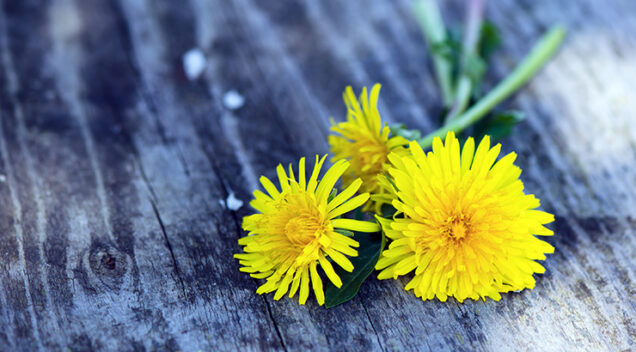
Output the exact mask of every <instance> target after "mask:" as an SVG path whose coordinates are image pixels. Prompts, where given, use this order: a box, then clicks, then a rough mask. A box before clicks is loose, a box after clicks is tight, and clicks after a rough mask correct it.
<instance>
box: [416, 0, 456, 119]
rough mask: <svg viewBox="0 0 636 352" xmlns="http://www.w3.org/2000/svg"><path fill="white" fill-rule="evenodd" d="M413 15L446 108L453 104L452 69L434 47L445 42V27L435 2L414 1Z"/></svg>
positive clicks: (448, 61)
mask: <svg viewBox="0 0 636 352" xmlns="http://www.w3.org/2000/svg"><path fill="white" fill-rule="evenodd" d="M414 13H415V17H416V18H417V20H418V22H419V24H420V26H421V27H422V32H424V36H425V37H426V41H427V42H428V46H429V50H430V52H431V56H432V57H433V66H434V67H435V75H436V76H437V81H438V82H439V86H440V89H441V91H442V99H443V101H444V106H446V107H448V106H450V104H452V102H453V85H452V82H451V81H452V78H451V73H452V72H451V70H452V67H451V62H450V60H449V59H448V58H446V57H444V56H443V55H442V54H441V53H440V52H439V50H436V46H438V45H442V44H443V43H444V42H445V41H446V27H444V21H443V19H442V15H441V14H440V11H439V8H438V6H437V1H436V0H417V1H415V5H414Z"/></svg>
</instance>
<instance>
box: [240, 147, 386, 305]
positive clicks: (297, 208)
mask: <svg viewBox="0 0 636 352" xmlns="http://www.w3.org/2000/svg"><path fill="white" fill-rule="evenodd" d="M325 158H326V156H324V157H322V158H319V157H318V156H316V162H315V164H314V168H313V171H312V174H311V177H310V178H309V180H307V179H306V176H305V158H302V159H300V162H299V166H298V177H296V175H295V174H294V172H293V169H292V166H291V165H290V166H289V172H288V173H287V172H286V171H285V169H284V168H283V167H282V165H279V166H278V168H277V173H278V181H279V184H280V189H279V188H277V187H276V186H275V185H274V183H273V182H272V181H270V180H269V179H268V178H267V177H264V176H263V177H261V179H260V181H261V184H262V185H263V187H264V189H265V191H266V192H267V193H264V192H261V191H258V190H257V191H255V192H254V200H252V202H251V203H250V205H251V206H252V207H253V208H254V209H256V210H257V211H258V213H256V214H253V215H249V216H247V217H245V218H244V220H243V229H244V230H246V231H248V235H247V236H245V237H243V238H241V239H239V245H241V246H243V253H241V254H235V255H234V257H235V258H237V259H239V264H240V265H241V266H242V267H241V269H240V270H241V271H243V272H247V273H250V275H251V276H252V277H254V278H258V279H265V280H266V281H265V283H264V284H263V285H261V286H260V287H259V288H258V290H257V291H256V292H257V293H259V294H263V293H269V292H273V291H276V293H275V294H274V299H276V300H278V299H280V298H281V297H282V296H283V295H285V294H286V293H289V297H293V296H294V295H295V294H296V293H297V292H299V303H300V304H304V303H305V302H306V301H307V298H308V296H309V285H310V283H311V286H312V288H313V291H314V294H315V296H316V300H317V301H318V303H319V304H320V305H322V304H323V303H324V300H325V297H324V291H323V285H322V279H321V277H320V274H319V272H318V267H320V268H321V270H322V271H323V272H324V274H325V275H326V276H327V278H328V279H329V280H330V281H331V282H332V283H333V284H334V285H335V286H337V287H340V286H341V285H342V282H341V280H340V277H339V276H338V275H337V274H336V272H335V271H334V268H333V265H332V262H333V263H335V264H336V265H339V266H340V267H342V268H343V269H344V270H346V271H349V272H350V271H352V270H353V265H352V263H351V261H350V260H349V259H348V258H347V256H352V257H355V256H357V255H358V252H357V250H356V249H355V248H357V247H358V242H356V241H355V240H353V239H352V238H350V237H347V236H346V235H344V234H342V233H339V229H342V230H351V231H360V232H376V231H379V226H378V225H377V224H375V223H371V222H366V221H358V220H351V219H345V218H341V217H340V216H341V215H342V214H345V213H347V212H349V211H350V210H352V209H355V208H357V207H359V206H360V205H362V204H364V203H365V202H366V201H367V200H368V199H369V194H368V193H363V194H360V195H357V196H354V195H355V193H356V192H357V191H358V189H359V188H360V185H361V184H362V181H361V180H354V181H353V182H352V183H351V185H349V186H348V187H347V188H346V189H344V190H343V191H342V192H341V193H339V194H335V192H333V189H334V186H335V184H336V182H337V181H338V179H339V178H340V177H341V175H342V174H343V173H344V172H345V170H346V169H347V168H348V167H349V163H348V162H346V161H344V160H342V161H339V162H337V163H335V164H334V165H333V166H332V167H331V168H329V169H328V170H327V171H326V172H325V174H324V176H323V178H322V180H320V181H318V175H319V173H320V170H321V168H322V165H323V163H324V161H325ZM344 233H346V232H344Z"/></svg>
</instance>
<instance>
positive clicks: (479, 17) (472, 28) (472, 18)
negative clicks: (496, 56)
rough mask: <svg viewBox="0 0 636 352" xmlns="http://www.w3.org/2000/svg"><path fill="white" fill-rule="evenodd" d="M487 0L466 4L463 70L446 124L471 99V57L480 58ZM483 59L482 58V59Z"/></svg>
mask: <svg viewBox="0 0 636 352" xmlns="http://www.w3.org/2000/svg"><path fill="white" fill-rule="evenodd" d="M485 2H486V1H485V0H470V1H469V2H468V3H467V5H466V23H465V27H464V28H465V30H464V36H463V42H462V57H461V72H460V75H459V79H458V80H457V86H456V87H455V94H454V96H453V98H454V101H453V105H452V106H451V108H450V110H449V111H448V114H447V115H446V118H445V119H444V124H448V123H449V122H451V121H452V120H454V119H455V118H456V117H457V116H459V115H460V114H461V113H462V112H464V110H466V107H467V106H468V101H469V100H470V92H471V91H472V89H473V84H474V82H473V78H471V77H470V75H469V74H468V72H467V69H468V65H469V61H470V60H471V58H479V56H478V54H477V44H478V43H479V34H480V32H481V26H482V22H483V18H484V7H485ZM480 60H481V59H480Z"/></svg>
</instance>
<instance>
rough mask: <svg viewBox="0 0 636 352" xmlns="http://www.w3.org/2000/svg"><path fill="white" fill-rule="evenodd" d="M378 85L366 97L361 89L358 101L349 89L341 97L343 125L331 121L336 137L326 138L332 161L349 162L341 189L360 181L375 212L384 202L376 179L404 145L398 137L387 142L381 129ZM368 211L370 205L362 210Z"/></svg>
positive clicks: (386, 131) (385, 135)
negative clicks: (343, 115)
mask: <svg viewBox="0 0 636 352" xmlns="http://www.w3.org/2000/svg"><path fill="white" fill-rule="evenodd" d="M380 87H381V86H380V84H376V85H374V86H373V88H372V89H371V95H370V96H367V88H366V87H363V88H362V93H361V94H360V98H359V100H358V99H356V96H355V94H354V92H353V89H352V88H351V87H350V86H349V87H347V88H346V89H345V91H344V92H343V93H342V97H343V100H344V103H345V105H346V106H347V121H345V122H341V123H338V124H335V123H334V122H333V121H332V127H331V130H332V131H333V132H335V133H336V135H331V136H329V145H330V147H331V153H332V154H333V155H334V156H333V161H337V160H349V162H350V163H351V166H350V167H349V169H348V170H347V171H346V172H345V174H344V175H343V176H342V181H343V183H344V184H345V186H347V185H350V184H351V183H352V182H353V180H356V179H358V178H360V179H362V186H361V187H360V190H361V191H362V192H369V193H371V194H372V195H373V196H372V199H373V200H378V202H376V207H375V208H376V211H378V212H379V207H380V205H381V203H382V202H381V200H382V199H384V198H383V197H382V195H383V194H384V189H383V188H381V187H379V186H378V179H377V178H378V175H380V174H381V173H382V172H383V170H384V169H385V168H386V167H387V161H388V155H389V153H391V152H402V153H404V154H406V153H407V152H406V148H404V147H405V146H406V145H407V144H408V141H407V140H406V139H405V138H403V137H399V136H394V137H391V138H389V134H390V132H391V131H390V129H389V127H388V126H386V125H384V126H383V125H382V121H381V120H380V113H379V112H378V107H377V104H378V96H379V94H380ZM369 209H372V206H371V203H369V204H368V206H367V207H365V210H369Z"/></svg>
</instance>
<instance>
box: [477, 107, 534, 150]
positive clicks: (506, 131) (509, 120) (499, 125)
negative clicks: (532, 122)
mask: <svg viewBox="0 0 636 352" xmlns="http://www.w3.org/2000/svg"><path fill="white" fill-rule="evenodd" d="M524 118H525V116H524V114H523V112H521V111H518V110H511V111H505V112H501V113H496V114H494V115H493V116H492V117H489V118H486V119H484V120H481V121H480V122H478V123H477V124H476V125H475V127H474V129H473V136H474V137H475V139H476V140H477V141H479V140H481V138H482V137H483V136H485V135H489V136H490V138H491V140H492V141H493V142H494V141H498V140H501V139H503V138H505V137H507V136H508V135H510V134H511V133H512V130H513V128H514V127H515V125H516V124H518V123H519V122H521V121H523V120H524Z"/></svg>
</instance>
